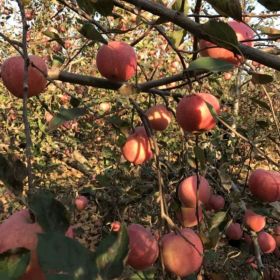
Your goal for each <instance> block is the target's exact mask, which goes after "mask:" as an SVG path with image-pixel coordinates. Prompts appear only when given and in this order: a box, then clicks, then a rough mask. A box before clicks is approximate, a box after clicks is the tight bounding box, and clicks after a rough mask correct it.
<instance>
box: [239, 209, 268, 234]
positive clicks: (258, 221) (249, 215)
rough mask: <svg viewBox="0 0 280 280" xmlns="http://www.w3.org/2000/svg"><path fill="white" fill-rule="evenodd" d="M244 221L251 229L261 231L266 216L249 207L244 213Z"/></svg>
mask: <svg viewBox="0 0 280 280" xmlns="http://www.w3.org/2000/svg"><path fill="white" fill-rule="evenodd" d="M244 223H245V225H246V226H247V227H248V228H249V229H251V230H253V231H255V232H259V231H261V230H262V229H263V228H264V227H265V224H266V221H265V217H264V216H262V215H258V214H257V213H255V212H254V211H252V210H249V209H247V210H246V211H245V215H244Z"/></svg>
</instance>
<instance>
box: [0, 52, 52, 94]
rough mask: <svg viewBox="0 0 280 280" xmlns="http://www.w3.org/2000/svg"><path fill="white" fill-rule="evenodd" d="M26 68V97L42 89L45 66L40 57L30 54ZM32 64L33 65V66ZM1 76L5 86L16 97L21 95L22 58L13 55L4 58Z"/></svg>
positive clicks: (45, 74) (44, 81)
mask: <svg viewBox="0 0 280 280" xmlns="http://www.w3.org/2000/svg"><path fill="white" fill-rule="evenodd" d="M29 59H30V65H29V68H28V97H31V96H35V95H39V94H40V93H41V92H42V91H44V89H45V87H46V84H47V80H46V76H47V71H48V70H47V66H46V63H45V61H44V59H42V58H41V57H38V56H35V55H30V56H29ZM33 65H34V66H33ZM38 69H39V70H38ZM1 76H2V80H3V83H4V85H5V87H6V88H7V89H8V90H9V91H10V92H11V93H12V94H13V95H15V96H16V97H20V98H22V97H23V76H24V59H23V58H22V56H14V57H10V58H8V59H6V60H5V61H4V63H3V64H2V67H1Z"/></svg>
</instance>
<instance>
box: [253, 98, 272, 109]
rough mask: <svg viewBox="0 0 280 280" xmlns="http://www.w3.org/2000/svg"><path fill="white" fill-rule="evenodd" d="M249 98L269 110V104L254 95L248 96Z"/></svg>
mask: <svg viewBox="0 0 280 280" xmlns="http://www.w3.org/2000/svg"><path fill="white" fill-rule="evenodd" d="M250 99H251V100H252V101H253V102H254V103H256V104H258V105H259V106H260V107H261V108H263V109H266V110H268V111H269V112H271V110H270V107H269V105H267V104H266V103H265V102H263V101H261V100H259V99H258V98H256V97H250Z"/></svg>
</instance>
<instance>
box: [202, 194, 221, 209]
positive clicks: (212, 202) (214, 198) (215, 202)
mask: <svg viewBox="0 0 280 280" xmlns="http://www.w3.org/2000/svg"><path fill="white" fill-rule="evenodd" d="M224 207H225V199H224V198H223V197H222V196H221V195H215V194H212V195H211V196H210V199H209V201H208V203H207V205H206V209H207V210H208V209H209V210H214V211H220V210H221V209H223V208H224Z"/></svg>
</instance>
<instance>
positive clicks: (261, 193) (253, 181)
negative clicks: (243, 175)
mask: <svg viewBox="0 0 280 280" xmlns="http://www.w3.org/2000/svg"><path fill="white" fill-rule="evenodd" d="M248 185H249V189H250V191H251V193H252V194H253V195H254V196H255V197H257V198H258V199H260V200H261V201H264V202H274V201H277V200H279V199H280V173H279V172H276V171H268V170H264V169H256V170H255V171H253V172H252V173H251V174H250V177H249V181H248Z"/></svg>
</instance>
